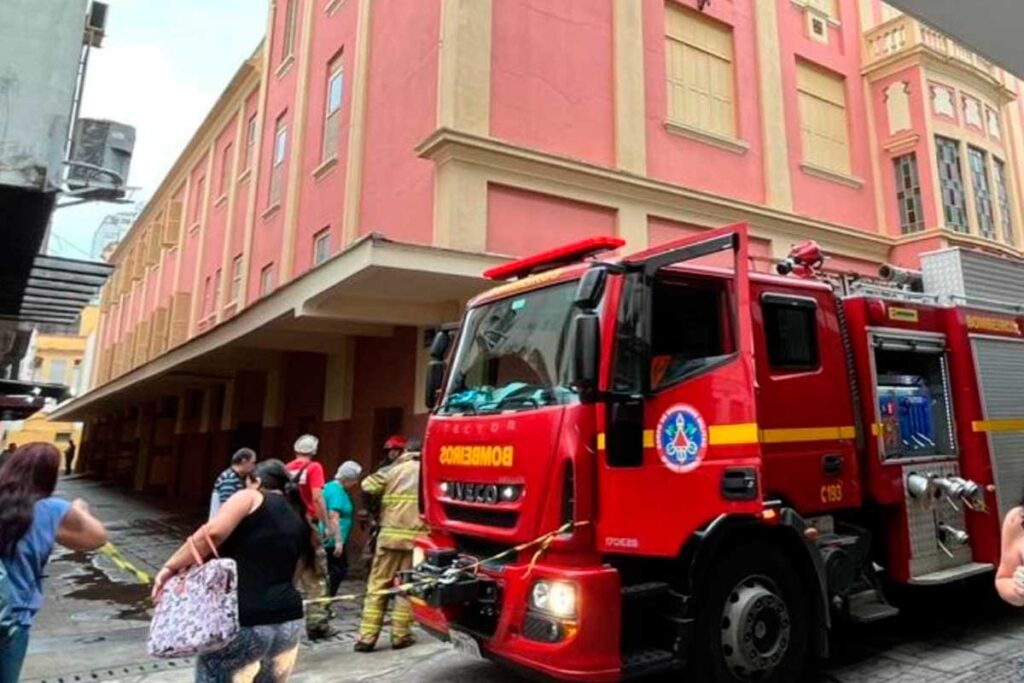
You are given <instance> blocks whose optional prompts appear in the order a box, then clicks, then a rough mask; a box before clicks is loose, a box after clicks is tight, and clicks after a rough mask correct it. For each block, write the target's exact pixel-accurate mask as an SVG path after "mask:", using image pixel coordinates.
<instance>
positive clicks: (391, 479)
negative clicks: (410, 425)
mask: <svg viewBox="0 0 1024 683" xmlns="http://www.w3.org/2000/svg"><path fill="white" fill-rule="evenodd" d="M419 480H420V454H419V453H403V454H402V456H401V457H399V458H398V459H397V460H395V463H394V465H392V466H391V467H389V468H386V469H384V470H380V471H377V472H374V473H373V474H371V475H370V476H368V477H367V478H366V479H364V480H363V484H362V488H363V493H366V494H367V495H370V496H379V497H380V499H381V500H380V504H381V509H380V533H379V535H378V536H377V547H378V548H385V549H387V550H412V546H413V543H412V541H413V539H414V538H416V537H417V536H421V535H423V534H424V533H426V527H424V526H423V523H422V522H421V521H420V510H419V503H418V499H419Z"/></svg>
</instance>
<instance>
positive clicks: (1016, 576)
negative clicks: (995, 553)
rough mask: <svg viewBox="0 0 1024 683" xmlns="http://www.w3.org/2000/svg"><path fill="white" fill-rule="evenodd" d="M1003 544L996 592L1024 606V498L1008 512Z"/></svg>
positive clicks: (1017, 604) (1011, 601)
mask: <svg viewBox="0 0 1024 683" xmlns="http://www.w3.org/2000/svg"><path fill="white" fill-rule="evenodd" d="M1002 545H1003V549H1002V553H1001V554H1002V557H1000V559H999V568H998V569H997V570H996V592H997V593H999V597H1001V598H1002V599H1003V600H1005V601H1006V602H1008V603H1010V604H1011V605H1014V606H1016V607H1024V500H1022V501H1021V502H1020V503H1018V504H1017V506H1016V507H1014V508H1011V509H1010V511H1009V512H1007V513H1006V518H1005V519H1004V520H1003V543H1002Z"/></svg>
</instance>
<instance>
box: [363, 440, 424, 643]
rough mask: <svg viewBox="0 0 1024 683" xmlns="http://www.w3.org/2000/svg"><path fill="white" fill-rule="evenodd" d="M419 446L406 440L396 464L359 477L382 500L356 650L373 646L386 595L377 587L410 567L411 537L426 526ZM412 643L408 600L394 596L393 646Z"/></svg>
mask: <svg viewBox="0 0 1024 683" xmlns="http://www.w3.org/2000/svg"><path fill="white" fill-rule="evenodd" d="M421 446H422V444H421V442H420V440H419V439H409V441H408V443H407V444H406V447H405V452H404V453H403V454H402V456H401V457H400V458H398V459H397V460H396V461H395V463H394V465H392V466H391V467H389V468H387V469H386V470H384V471H380V470H378V471H377V472H374V473H373V474H371V475H370V476H369V477H367V478H366V479H364V480H363V484H362V489H363V493H365V494H366V495H368V496H373V497H375V498H379V499H380V502H381V516H380V523H381V526H380V535H379V536H378V538H377V550H376V552H375V553H374V555H373V566H372V567H371V568H370V575H369V577H368V578H367V581H366V599H365V600H364V601H363V614H362V618H361V620H360V623H359V639H358V640H357V641H356V644H355V650H356V652H370V651H371V650H373V648H374V646H376V644H377V637H378V636H379V635H380V631H381V628H382V627H383V625H384V613H385V611H386V609H387V606H388V599H389V598H388V596H387V595H381V591H385V590H387V589H388V588H390V587H391V584H392V581H394V578H395V575H396V574H398V572H400V571H402V570H403V569H409V568H411V567H412V548H413V539H415V538H416V537H417V536H420V535H422V534H423V533H424V532H425V531H426V529H425V528H424V527H423V523H422V522H421V521H420V511H419V477H420V448H421ZM414 642H415V640H414V639H413V636H412V609H411V608H410V606H409V601H408V600H407V599H406V598H404V597H402V596H395V602H394V607H393V609H392V612H391V649H393V650H401V649H402V648H406V647H409V646H410V645H412V644H413V643H414Z"/></svg>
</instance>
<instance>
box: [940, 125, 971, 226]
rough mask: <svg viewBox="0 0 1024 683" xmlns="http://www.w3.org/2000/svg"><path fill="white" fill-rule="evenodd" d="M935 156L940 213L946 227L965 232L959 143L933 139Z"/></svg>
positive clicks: (965, 209)
mask: <svg viewBox="0 0 1024 683" xmlns="http://www.w3.org/2000/svg"><path fill="white" fill-rule="evenodd" d="M935 154H936V156H937V157H938V163H939V188H940V189H941V190H942V212H943V215H944V217H945V219H946V227H947V228H949V229H950V230H955V231H957V232H967V202H966V200H965V199H964V174H963V171H962V169H961V167H960V143H958V142H957V141H956V140H951V139H949V138H944V137H941V136H936V137H935Z"/></svg>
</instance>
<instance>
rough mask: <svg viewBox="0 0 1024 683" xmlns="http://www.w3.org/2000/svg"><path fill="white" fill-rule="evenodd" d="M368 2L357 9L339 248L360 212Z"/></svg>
mask: <svg viewBox="0 0 1024 683" xmlns="http://www.w3.org/2000/svg"><path fill="white" fill-rule="evenodd" d="M372 7H373V4H372V3H371V2H370V0H359V6H358V7H357V8H356V14H357V18H356V21H357V25H356V57H355V74H353V78H352V115H351V122H350V124H349V131H348V158H347V159H346V160H345V204H344V208H343V210H342V214H341V248H342V249H345V248H346V247H348V245H349V244H351V243H352V242H353V241H354V240H355V239H356V238H357V237H358V236H359V210H360V206H361V200H362V194H363V153H364V151H365V145H366V93H367V90H368V83H367V81H368V80H369V78H370V36H371V35H372V32H371V30H370V29H371V27H372V23H373V16H372V11H371V9H372Z"/></svg>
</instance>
